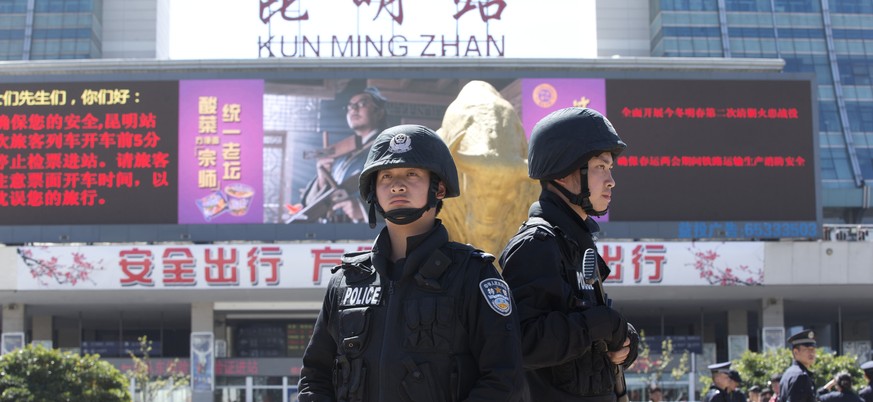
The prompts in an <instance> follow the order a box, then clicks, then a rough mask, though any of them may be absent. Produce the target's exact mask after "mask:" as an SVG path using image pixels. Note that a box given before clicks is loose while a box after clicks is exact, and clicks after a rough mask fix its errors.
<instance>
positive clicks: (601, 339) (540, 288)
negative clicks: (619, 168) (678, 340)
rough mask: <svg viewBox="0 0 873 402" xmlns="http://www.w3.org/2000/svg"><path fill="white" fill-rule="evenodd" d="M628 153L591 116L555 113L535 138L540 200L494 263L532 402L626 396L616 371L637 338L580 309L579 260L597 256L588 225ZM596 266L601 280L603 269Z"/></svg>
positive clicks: (605, 312) (531, 157)
mask: <svg viewBox="0 0 873 402" xmlns="http://www.w3.org/2000/svg"><path fill="white" fill-rule="evenodd" d="M625 147H626V145H625V143H624V142H622V141H621V139H620V138H619V137H618V134H617V133H616V131H615V129H614V128H613V127H612V125H611V124H610V123H609V121H608V120H607V119H606V118H605V117H604V116H603V115H602V114H600V113H598V112H597V111H595V110H592V109H587V108H578V107H574V108H567V109H561V110H558V111H555V112H553V113H551V114H549V115H548V116H546V117H545V118H543V119H542V120H541V121H540V122H538V123H537V124H536V126H535V127H534V129H533V131H532V132H531V138H530V146H529V149H528V173H529V176H530V178H532V179H535V180H539V181H540V183H541V186H542V193H541V194H540V198H539V201H538V202H535V203H534V204H533V205H532V206H531V207H530V211H529V218H528V220H527V221H526V222H525V223H524V224H523V225H522V227H521V228H520V229H519V232H518V233H517V234H516V235H515V236H514V237H513V238H512V239H511V240H510V241H509V243H508V244H507V246H506V248H505V249H504V250H503V253H502V255H501V257H500V264H501V266H502V267H503V277H504V278H505V279H506V281H507V283H509V286H510V288H512V292H513V294H514V295H515V300H516V302H517V303H518V308H519V319H520V320H521V328H522V342H523V345H522V351H523V355H524V365H525V368H526V369H527V370H528V371H527V373H526V377H527V380H528V384H529V386H530V393H531V395H532V397H533V398H534V399H535V400H537V401H550V402H551V401H586V402H613V401H616V400H617V398H624V397H626V395H625V394H623V393H621V394H619V393H618V391H619V390H618V389H617V388H616V381H618V380H617V378H619V379H620V378H622V377H620V376H619V377H617V376H616V372H615V370H616V365H621V366H623V367H627V366H629V365H630V364H631V363H633V361H634V360H635V359H636V352H637V344H638V341H639V338H638V336H637V335H636V331H633V327H631V326H630V325H629V324H628V323H627V322H626V321H625V319H624V318H622V316H621V314H619V313H618V312H617V311H616V310H613V309H612V308H609V307H606V306H600V305H595V304H593V303H592V304H591V305H587V304H586V303H584V302H583V300H584V298H583V296H584V294H583V292H584V291H586V289H584V287H585V286H584V284H582V283H581V280H579V279H578V278H579V277H580V276H581V275H582V274H583V272H582V271H583V266H582V265H583V264H582V263H583V260H584V258H583V257H584V253H585V251H586V250H588V249H592V250H594V253H596V246H595V245H594V238H593V234H594V233H595V232H597V231H598V230H599V228H598V226H597V223H596V222H594V221H593V220H592V219H591V218H590V217H591V216H592V215H594V216H598V215H603V214H604V213H605V212H606V209H607V207H608V206H609V201H610V199H611V196H612V188H613V187H614V186H615V181H614V180H613V179H612V174H611V169H612V167H613V163H614V158H616V157H617V156H618V154H619V153H620V152H621V151H622V150H624V148H625ZM589 254H590V253H589ZM596 260H597V263H598V265H597V267H598V268H599V271H598V275H599V277H600V279H601V280H602V279H604V278H606V277H607V276H608V275H609V268H608V267H607V265H606V264H605V263H604V262H603V260H602V259H601V258H600V257H599V255H598V256H597V258H596ZM592 276H593V275H592ZM619 374H620V373H619ZM619 388H620V387H619Z"/></svg>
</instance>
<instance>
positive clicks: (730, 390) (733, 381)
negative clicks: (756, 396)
mask: <svg viewBox="0 0 873 402" xmlns="http://www.w3.org/2000/svg"><path fill="white" fill-rule="evenodd" d="M742 383H743V378H742V377H740V372H739V371H736V370H731V371H729V372H728V386H727V389H725V390H726V391H727V402H746V401H747V399H746V394H744V393H743V391H742V390H740V385H742Z"/></svg>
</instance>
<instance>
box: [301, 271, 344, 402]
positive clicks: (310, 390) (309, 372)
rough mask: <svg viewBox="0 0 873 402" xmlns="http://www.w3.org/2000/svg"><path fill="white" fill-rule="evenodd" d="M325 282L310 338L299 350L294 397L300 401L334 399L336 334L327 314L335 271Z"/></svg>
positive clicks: (334, 280)
mask: <svg viewBox="0 0 873 402" xmlns="http://www.w3.org/2000/svg"><path fill="white" fill-rule="evenodd" d="M341 274H342V272H341V271H340V272H339V273H337V274H335V275H334V276H333V277H332V278H331V280H330V283H329V284H328V286H327V292H326V293H325V295H324V302H323V303H322V306H321V312H319V313H318V319H317V320H316V321H315V328H314V329H313V331H312V338H311V339H310V340H309V345H307V346H306V351H304V352H303V368H302V369H301V370H300V383H299V386H298V398H299V401H300V402H332V401H335V400H336V397H335V395H334V386H333V366H334V360H335V359H336V349H337V345H336V337H335V334H333V333H332V332H331V330H330V325H329V323H330V317H331V314H332V313H333V312H334V306H333V300H335V299H334V298H333V295H334V293H335V291H334V289H335V288H334V286H335V284H336V283H337V279H338V278H339V276H338V275H341Z"/></svg>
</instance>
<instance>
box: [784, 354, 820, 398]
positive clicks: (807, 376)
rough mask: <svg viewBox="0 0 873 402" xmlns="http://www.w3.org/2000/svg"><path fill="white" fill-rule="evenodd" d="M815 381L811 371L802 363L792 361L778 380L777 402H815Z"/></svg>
mask: <svg viewBox="0 0 873 402" xmlns="http://www.w3.org/2000/svg"><path fill="white" fill-rule="evenodd" d="M815 400H816V391H815V383H814V382H813V380H812V373H811V372H810V371H809V369H807V368H806V367H805V366H804V365H803V364H801V363H800V362H798V361H796V360H795V361H794V363H792V364H791V366H789V367H788V369H787V370H785V373H783V374H782V380H781V381H780V382H779V402H815Z"/></svg>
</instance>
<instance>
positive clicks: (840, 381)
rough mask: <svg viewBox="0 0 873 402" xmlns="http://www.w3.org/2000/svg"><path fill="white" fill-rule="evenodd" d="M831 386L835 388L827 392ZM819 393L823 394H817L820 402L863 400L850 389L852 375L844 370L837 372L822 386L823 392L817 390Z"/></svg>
mask: <svg viewBox="0 0 873 402" xmlns="http://www.w3.org/2000/svg"><path fill="white" fill-rule="evenodd" d="M833 387H836V388H837V389H836V390H834V391H831V392H827V390H829V389H831V388H833ZM819 394H823V395H821V396H819V401H821V402H863V400H862V399H861V397H860V396H858V394H856V393H855V390H853V389H852V375H851V374H849V373H848V372H845V371H843V372H840V373H837V375H836V376H834V379H833V380H831V381H829V382H828V383H827V385H825V386H824V387H823V392H819Z"/></svg>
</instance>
